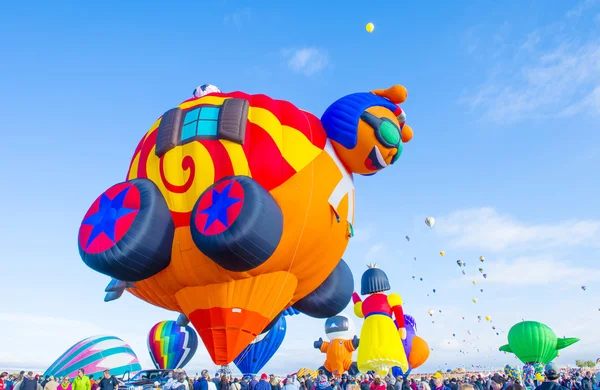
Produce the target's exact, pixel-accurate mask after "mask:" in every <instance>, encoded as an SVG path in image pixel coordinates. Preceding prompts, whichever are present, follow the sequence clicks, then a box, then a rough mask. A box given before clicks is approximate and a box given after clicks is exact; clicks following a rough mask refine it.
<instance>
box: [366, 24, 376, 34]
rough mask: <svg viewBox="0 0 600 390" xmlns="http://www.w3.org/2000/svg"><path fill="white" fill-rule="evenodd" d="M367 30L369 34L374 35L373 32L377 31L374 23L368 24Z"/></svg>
mask: <svg viewBox="0 0 600 390" xmlns="http://www.w3.org/2000/svg"><path fill="white" fill-rule="evenodd" d="M366 29H367V32H368V33H372V32H373V30H375V25H374V24H373V23H367V27H366Z"/></svg>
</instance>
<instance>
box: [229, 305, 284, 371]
mask: <svg viewBox="0 0 600 390" xmlns="http://www.w3.org/2000/svg"><path fill="white" fill-rule="evenodd" d="M286 330H287V322H286V319H285V317H284V316H280V317H279V319H278V320H277V322H276V323H275V325H274V326H273V327H272V328H271V329H269V330H268V331H267V332H265V333H262V334H260V335H258V337H256V338H255V339H254V340H253V341H252V342H251V343H250V345H248V346H247V347H246V348H244V350H243V351H242V352H241V353H240V354H239V355H238V357H236V358H235V359H234V360H233V363H234V364H235V365H236V367H237V368H238V369H239V370H240V371H241V372H242V374H244V375H256V374H257V373H259V372H260V370H261V369H262V368H263V367H264V366H265V364H267V362H268V361H269V360H271V358H272V357H273V355H275V352H277V350H278V349H279V346H280V345H281V342H282V341H283V339H284V338H285V333H286Z"/></svg>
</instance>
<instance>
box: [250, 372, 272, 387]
mask: <svg viewBox="0 0 600 390" xmlns="http://www.w3.org/2000/svg"><path fill="white" fill-rule="evenodd" d="M268 379H269V377H267V374H262V375H261V376H260V380H259V381H258V383H257V384H256V385H255V386H254V390H271V385H270V384H269V382H268Z"/></svg>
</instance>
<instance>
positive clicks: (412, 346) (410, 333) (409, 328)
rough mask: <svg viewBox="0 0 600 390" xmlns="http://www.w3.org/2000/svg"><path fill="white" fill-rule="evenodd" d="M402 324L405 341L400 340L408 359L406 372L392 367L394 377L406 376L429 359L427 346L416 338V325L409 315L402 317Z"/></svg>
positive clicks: (420, 339)
mask: <svg viewBox="0 0 600 390" xmlns="http://www.w3.org/2000/svg"><path fill="white" fill-rule="evenodd" d="M404 324H405V327H406V339H404V340H402V345H403V346H404V351H405V353H406V356H407V358H408V370H406V371H404V370H402V368H400V367H392V374H393V375H394V377H397V376H399V375H401V376H408V375H409V374H410V372H411V371H412V370H413V369H415V368H418V367H420V366H421V365H422V364H423V363H425V362H426V361H427V359H428V358H429V345H427V342H426V341H425V340H423V339H422V338H421V337H419V336H417V334H416V333H417V323H416V321H415V319H414V318H413V317H411V316H409V315H404Z"/></svg>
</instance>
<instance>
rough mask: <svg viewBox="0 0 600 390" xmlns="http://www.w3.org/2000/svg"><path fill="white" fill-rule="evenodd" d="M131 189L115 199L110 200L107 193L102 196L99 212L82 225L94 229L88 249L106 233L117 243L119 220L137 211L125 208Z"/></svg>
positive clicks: (89, 239)
mask: <svg viewBox="0 0 600 390" xmlns="http://www.w3.org/2000/svg"><path fill="white" fill-rule="evenodd" d="M130 189H131V187H126V188H124V189H123V190H121V192H119V193H118V194H117V195H115V197H114V198H112V199H111V198H109V197H108V196H107V195H106V193H104V194H102V195H101V196H100V205H99V206H98V211H96V212H95V213H94V214H92V215H90V216H89V217H87V218H86V219H85V220H84V221H83V222H82V223H81V224H82V225H91V226H93V227H94V228H93V229H92V232H91V233H90V237H89V238H88V241H87V243H86V248H87V247H88V246H89V245H90V244H91V243H92V242H93V241H94V240H95V239H96V238H97V237H98V236H99V235H100V234H102V233H104V234H105V235H106V236H107V237H108V238H109V239H110V240H111V241H112V242H113V243H114V242H115V227H116V224H117V222H118V221H119V219H121V218H122V217H124V216H126V215H128V214H131V213H133V212H135V211H138V210H136V209H130V208H127V207H123V202H124V201H125V197H126V196H127V193H128V192H129V190H130Z"/></svg>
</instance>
